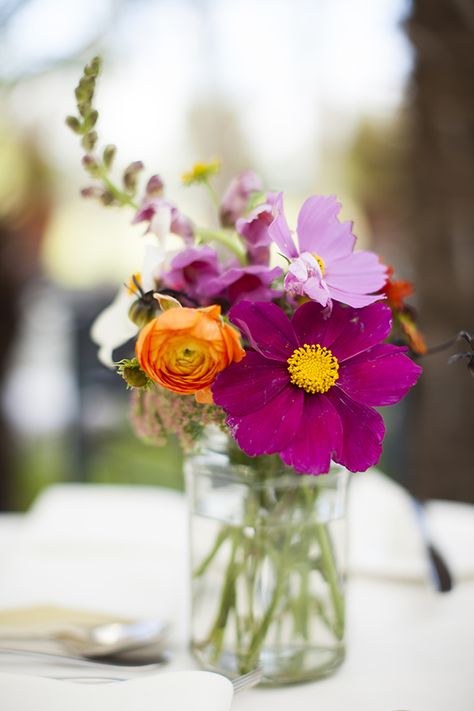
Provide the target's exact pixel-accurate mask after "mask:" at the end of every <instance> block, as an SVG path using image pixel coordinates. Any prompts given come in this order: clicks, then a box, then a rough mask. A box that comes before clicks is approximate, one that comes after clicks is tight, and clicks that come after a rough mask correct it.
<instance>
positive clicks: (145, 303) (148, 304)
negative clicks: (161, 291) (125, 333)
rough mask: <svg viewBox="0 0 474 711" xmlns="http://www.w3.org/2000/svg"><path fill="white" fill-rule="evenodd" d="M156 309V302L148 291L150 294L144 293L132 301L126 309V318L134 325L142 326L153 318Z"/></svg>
mask: <svg viewBox="0 0 474 711" xmlns="http://www.w3.org/2000/svg"><path fill="white" fill-rule="evenodd" d="M157 310H158V302H157V301H156V300H155V299H154V298H153V295H152V293H151V292H150V294H145V295H144V296H141V297H140V298H139V299H137V300H136V301H134V302H133V304H132V305H131V306H130V308H129V310H128V318H129V319H130V320H131V321H133V323H134V324H135V325H136V326H138V327H139V328H143V326H146V325H147V323H150V321H152V320H153V319H154V318H155V316H156V312H157Z"/></svg>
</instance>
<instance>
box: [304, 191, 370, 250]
mask: <svg viewBox="0 0 474 711" xmlns="http://www.w3.org/2000/svg"><path fill="white" fill-rule="evenodd" d="M340 209H341V205H340V203H338V201H337V200H336V197H335V195H329V196H325V195H313V196H312V197H310V198H308V199H307V200H306V201H305V202H304V203H303V206H302V208H301V210H300V212H299V215H298V224H297V228H296V231H297V233H298V243H299V246H300V251H301V252H316V254H318V256H320V257H321V258H322V259H324V261H325V262H330V261H331V260H333V259H339V258H340V257H344V256H346V255H348V254H351V252H352V250H353V249H354V245H355V242H356V238H355V237H354V235H353V234H352V223H351V222H343V223H341V222H339V220H338V219H337V216H338V214H339V211H340Z"/></svg>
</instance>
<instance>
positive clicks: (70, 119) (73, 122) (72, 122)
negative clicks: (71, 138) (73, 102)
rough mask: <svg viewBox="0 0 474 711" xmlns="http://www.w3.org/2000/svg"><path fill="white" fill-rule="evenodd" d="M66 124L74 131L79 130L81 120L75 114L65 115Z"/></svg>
mask: <svg viewBox="0 0 474 711" xmlns="http://www.w3.org/2000/svg"><path fill="white" fill-rule="evenodd" d="M66 126H69V128H70V129H71V130H72V131H74V133H80V132H81V128H82V126H81V122H80V121H79V119H78V118H76V117H75V116H66Z"/></svg>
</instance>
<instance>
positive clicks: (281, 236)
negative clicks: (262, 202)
mask: <svg viewBox="0 0 474 711" xmlns="http://www.w3.org/2000/svg"><path fill="white" fill-rule="evenodd" d="M273 211H274V213H275V214H276V217H275V219H274V220H273V222H272V223H271V225H270V226H269V228H268V234H269V235H270V237H271V238H272V240H273V241H274V242H275V244H276V245H277V247H278V248H279V249H280V251H281V253H282V254H284V255H285V257H289V258H290V259H294V258H295V257H297V256H298V250H297V249H296V246H295V243H294V242H293V238H292V236H291V231H290V228H289V227H288V223H287V221H286V218H285V213H284V212H283V194H282V193H278V194H277V196H276V198H275V202H274V205H273Z"/></svg>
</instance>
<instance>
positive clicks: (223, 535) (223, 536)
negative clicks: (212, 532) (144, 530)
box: [193, 526, 232, 578]
mask: <svg viewBox="0 0 474 711" xmlns="http://www.w3.org/2000/svg"><path fill="white" fill-rule="evenodd" d="M231 532H232V531H231V529H230V528H229V527H228V526H224V528H222V529H221V531H219V535H218V536H217V538H216V540H215V542H214V545H213V546H212V548H211V550H210V551H209V553H208V555H207V556H206V557H205V558H204V560H203V561H202V562H201V564H200V565H199V566H198V567H197V568H196V570H195V571H194V573H193V577H194V578H199V577H201V575H203V574H204V573H205V572H206V570H207V569H208V567H209V566H210V564H211V563H212V561H213V560H214V558H215V557H216V555H217V553H218V552H219V550H220V549H221V547H222V544H223V543H224V542H225V541H226V540H227V538H228V537H229V536H230V534H231Z"/></svg>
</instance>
